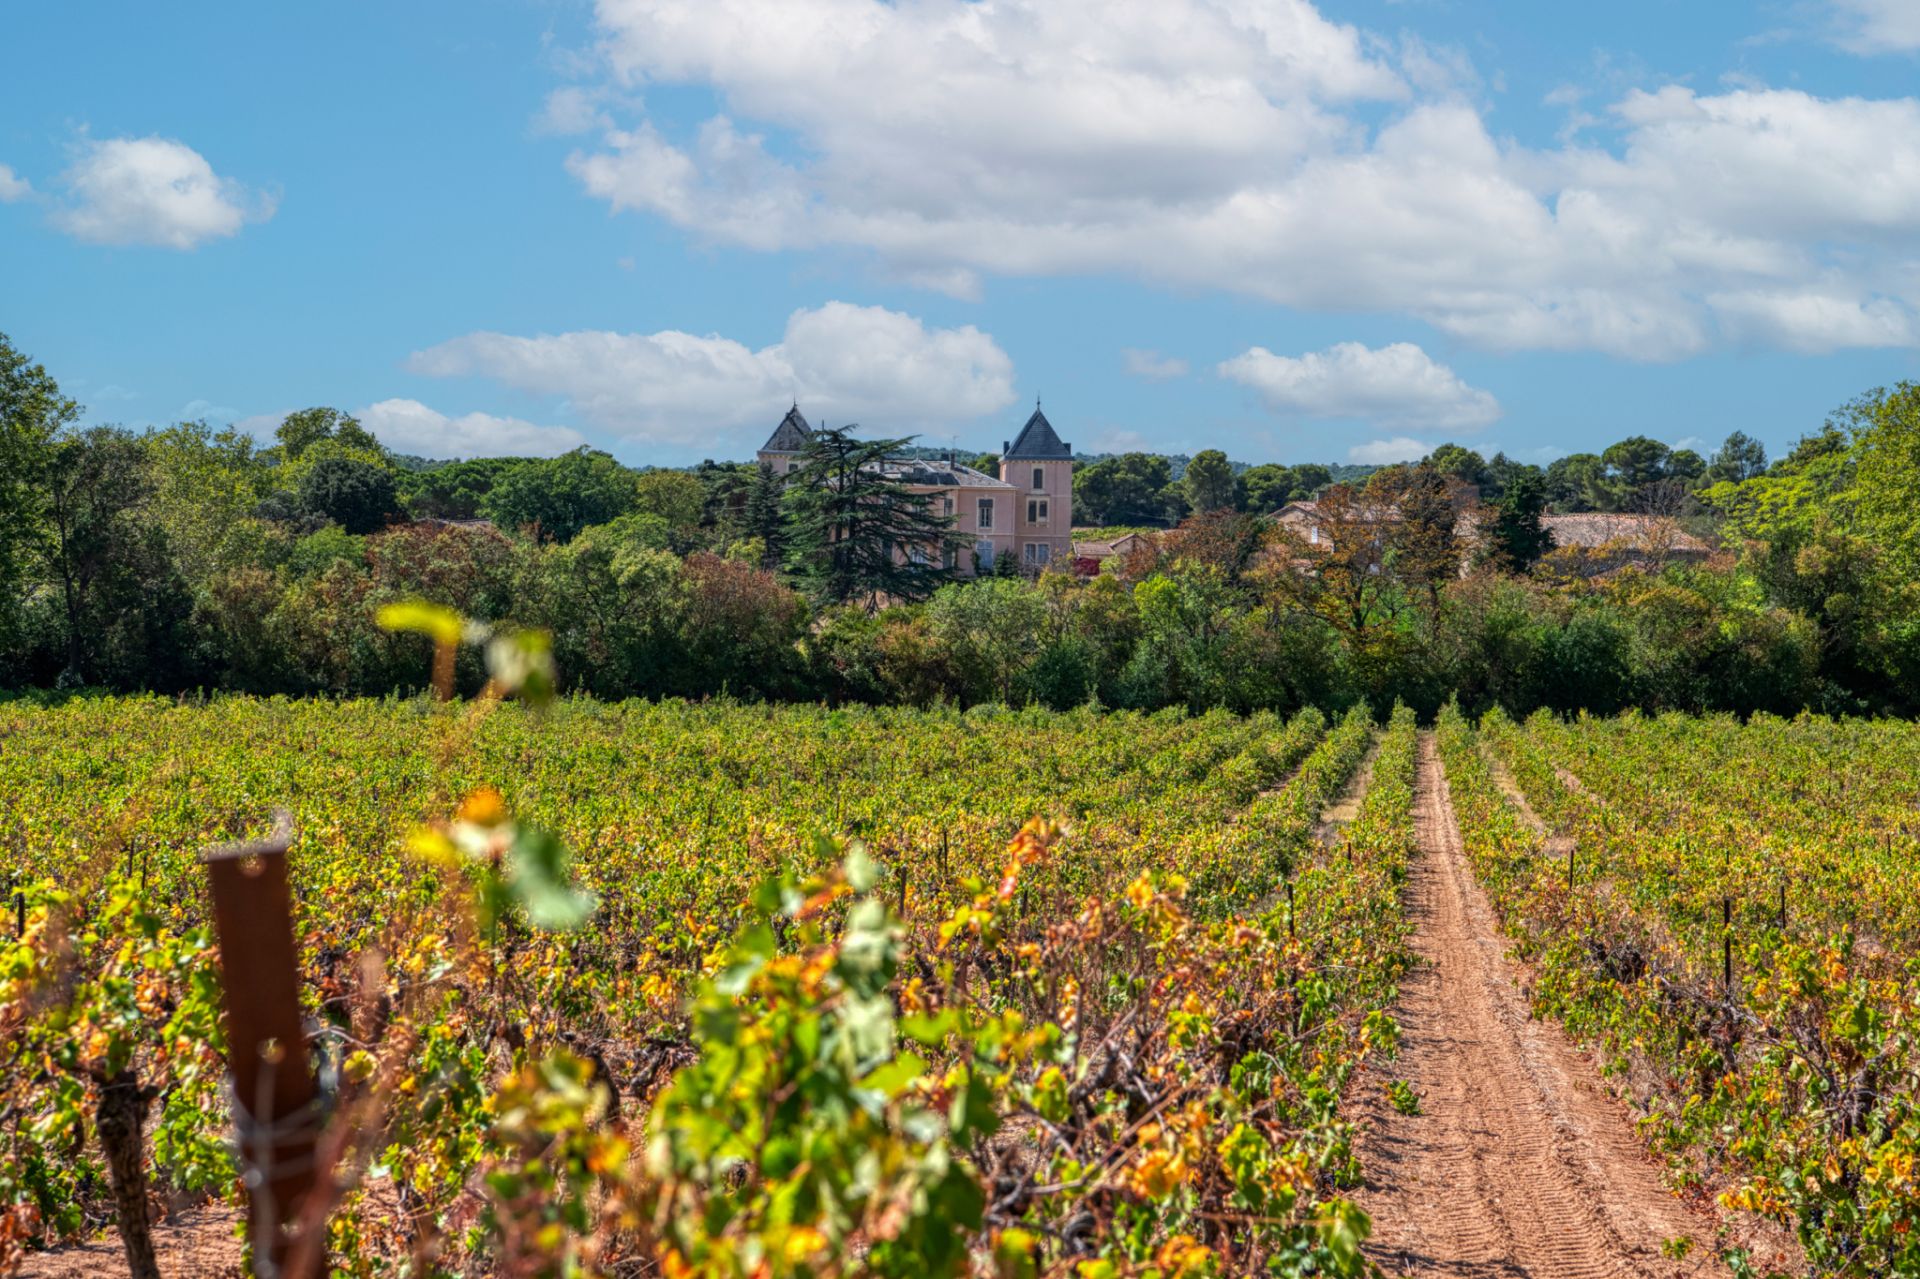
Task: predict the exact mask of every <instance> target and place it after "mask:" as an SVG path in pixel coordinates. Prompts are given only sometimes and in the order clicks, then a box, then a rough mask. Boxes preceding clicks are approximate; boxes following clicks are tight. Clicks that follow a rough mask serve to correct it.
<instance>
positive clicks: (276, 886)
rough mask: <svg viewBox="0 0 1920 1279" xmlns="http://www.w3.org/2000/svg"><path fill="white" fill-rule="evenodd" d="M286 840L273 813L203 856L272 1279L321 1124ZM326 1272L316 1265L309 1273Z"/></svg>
mask: <svg viewBox="0 0 1920 1279" xmlns="http://www.w3.org/2000/svg"><path fill="white" fill-rule="evenodd" d="M292 838H293V822H292V819H291V817H289V815H288V814H286V813H285V812H278V813H275V814H274V825H273V833H272V834H270V835H268V836H267V838H265V839H263V840H258V841H255V842H252V843H240V844H228V845H224V846H222V847H218V848H212V849H209V850H207V851H206V852H205V853H203V854H202V855H201V861H202V862H203V863H204V864H205V866H206V868H207V882H208V884H209V886H210V887H211V888H212V890H213V919H214V927H215V929H216V930H217V931H218V933H219V939H220V968H221V986H222V989H223V993H224V997H225V1002H226V1013H227V1056H228V1068H229V1070H230V1072H231V1074H232V1080H233V1109H234V1128H235V1133H236V1135H237V1137H238V1138H239V1147H240V1164H241V1169H242V1175H243V1181H244V1184H245V1186H246V1191H247V1217H248V1225H249V1236H250V1238H251V1241H252V1244H253V1266H254V1272H255V1273H256V1274H259V1275H262V1276H275V1277H279V1279H288V1277H287V1276H286V1275H285V1271H284V1267H285V1265H286V1262H287V1258H288V1256H289V1254H290V1253H291V1252H292V1250H293V1247H294V1245H295V1242H296V1238H295V1235H294V1233H293V1232H292V1231H291V1230H290V1229H289V1227H290V1226H292V1225H294V1224H296V1223H298V1222H300V1221H301V1220H302V1219H303V1218H302V1213H301V1208H302V1206H303V1205H304V1204H305V1202H306V1200H307V1197H308V1195H309V1194H310V1193H312V1191H313V1189H314V1184H315V1181H316V1173H317V1169H316V1168H315V1148H316V1146H317V1144H318V1138H319V1134H320V1128H321V1119H322V1116H321V1114H320V1099H319V1089H318V1087H317V1086H316V1084H315V1081H314V1077H313V1070H312V1068H311V1066H310V1065H309V1062H308V1055H307V1053H308V1045H307V1037H306V1031H305V1028H304V1027H303V1025H302V1022H301V1013H300V970H299V960H298V956H297V955H296V953H295V949H294V937H293V909H292V899H291V895H290V893H289V890H288V883H287V848H288V847H289V845H290V844H291V843H292ZM321 1228H323V1229H324V1225H323V1226H322V1227H321ZM313 1255H316V1256H317V1255H319V1254H318V1252H314V1253H313ZM324 1272H325V1263H324V1261H322V1262H321V1264H320V1265H319V1266H317V1267H316V1268H315V1273H324ZM292 1279H306V1277H305V1276H297V1277H292Z"/></svg>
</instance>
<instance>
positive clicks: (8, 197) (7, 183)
mask: <svg viewBox="0 0 1920 1279" xmlns="http://www.w3.org/2000/svg"><path fill="white" fill-rule="evenodd" d="M32 194H33V184H32V183H30V182H28V181H27V180H26V179H25V178H23V177H21V176H20V175H19V174H17V173H15V172H14V171H13V170H12V169H10V168H8V167H7V166H6V165H4V164H0V204H12V203H13V202H14V201H15V200H24V199H26V198H27V197H28V196H30V195H32Z"/></svg>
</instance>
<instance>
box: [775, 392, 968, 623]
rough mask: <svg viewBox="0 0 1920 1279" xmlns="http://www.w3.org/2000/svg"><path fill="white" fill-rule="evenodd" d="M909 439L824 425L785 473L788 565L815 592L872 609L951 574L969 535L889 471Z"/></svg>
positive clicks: (919, 594) (910, 596)
mask: <svg viewBox="0 0 1920 1279" xmlns="http://www.w3.org/2000/svg"><path fill="white" fill-rule="evenodd" d="M907 442H908V441H906V440H857V439H855V438H854V437H853V436H852V434H850V428H847V427H821V428H820V429H818V430H816V431H815V432H814V433H813V434H812V435H811V436H810V437H808V439H807V442H806V445H805V447H804V448H803V449H802V450H801V453H800V469H799V470H798V471H795V472H793V473H792V474H791V475H789V476H788V483H787V494H786V509H787V512H788V515H789V523H788V553H787V565H788V568H789V569H790V570H791V571H792V572H793V573H794V574H795V575H796V576H798V577H799V578H800V580H801V581H803V582H804V583H806V585H807V586H808V588H809V589H810V590H811V591H812V593H813V594H814V595H815V596H816V597H818V598H820V599H823V600H829V601H832V602H834V603H840V604H844V603H848V602H858V603H861V604H864V605H865V606H866V607H868V608H869V609H872V608H877V607H879V605H880V603H881V602H882V601H883V600H886V599H893V600H919V599H924V598H926V596H927V595H929V594H930V593H932V591H933V590H934V589H935V588H936V587H938V586H939V585H940V584H941V583H942V582H943V581H945V580H947V579H948V578H949V577H950V576H951V574H952V568H951V561H952V560H953V559H954V557H955V556H957V555H958V553H959V550H960V547H961V545H962V543H963V542H964V540H965V539H964V538H962V537H960V536H959V535H957V534H956V533H955V532H954V518H953V517H952V516H951V515H937V514H935V513H934V512H933V511H932V510H931V509H930V508H929V507H928V504H927V499H926V497H925V496H924V495H922V494H919V493H915V492H913V491H912V490H911V489H909V488H908V487H907V486H906V485H905V484H902V483H900V482H899V481H898V480H895V479H894V478H892V476H891V475H890V474H888V472H887V471H886V469H885V466H884V463H885V462H886V460H887V459H888V458H889V457H891V456H892V455H893V454H894V452H895V451H896V450H898V449H899V448H900V447H901V446H902V445H904V444H906V443H907Z"/></svg>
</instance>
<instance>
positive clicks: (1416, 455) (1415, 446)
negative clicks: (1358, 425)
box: [1347, 435, 1433, 466]
mask: <svg viewBox="0 0 1920 1279" xmlns="http://www.w3.org/2000/svg"><path fill="white" fill-rule="evenodd" d="M1431 452H1433V445H1431V444H1422V443H1421V442H1420V441H1419V440H1416V439H1412V438H1410V437H1408V436H1405V435H1396V436H1395V437H1393V438H1392V439H1390V440H1369V441H1367V442H1366V443H1365V444H1356V445H1354V446H1353V447H1352V448H1350V449H1348V450H1347V461H1349V462H1359V463H1363V464H1371V465H1374V466H1391V465H1392V464H1393V463H1395V462H1417V461H1419V460H1420V459H1421V458H1423V457H1425V456H1426V455H1427V454H1429V453H1431Z"/></svg>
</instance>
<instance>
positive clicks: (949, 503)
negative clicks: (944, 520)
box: [940, 493, 953, 515]
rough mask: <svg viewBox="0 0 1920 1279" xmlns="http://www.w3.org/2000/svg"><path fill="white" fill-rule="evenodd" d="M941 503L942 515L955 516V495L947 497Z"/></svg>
mask: <svg viewBox="0 0 1920 1279" xmlns="http://www.w3.org/2000/svg"><path fill="white" fill-rule="evenodd" d="M940 503H941V510H940V513H941V514H942V515H952V514H953V494H951V493H949V494H947V495H946V496H945V497H943V498H941V499H940Z"/></svg>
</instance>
